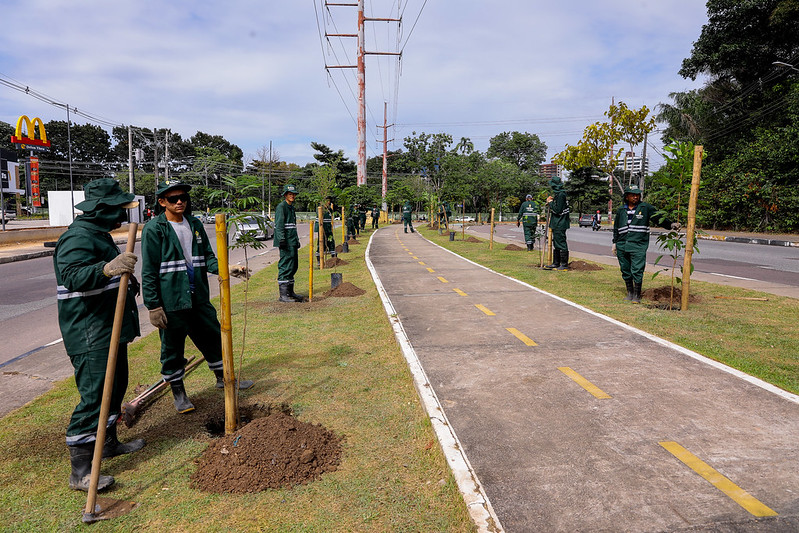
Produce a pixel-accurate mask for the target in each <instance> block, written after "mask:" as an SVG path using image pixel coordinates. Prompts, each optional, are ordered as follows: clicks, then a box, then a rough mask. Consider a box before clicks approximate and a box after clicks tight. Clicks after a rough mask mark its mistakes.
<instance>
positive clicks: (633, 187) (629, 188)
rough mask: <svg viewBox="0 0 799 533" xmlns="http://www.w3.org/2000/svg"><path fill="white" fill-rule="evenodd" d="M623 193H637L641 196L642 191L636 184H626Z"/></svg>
mask: <svg viewBox="0 0 799 533" xmlns="http://www.w3.org/2000/svg"><path fill="white" fill-rule="evenodd" d="M624 194H625V195H628V194H637V195H638V196H641V194H643V191H641V189H639V188H638V185H628V186H627V187H626V188H625V189H624Z"/></svg>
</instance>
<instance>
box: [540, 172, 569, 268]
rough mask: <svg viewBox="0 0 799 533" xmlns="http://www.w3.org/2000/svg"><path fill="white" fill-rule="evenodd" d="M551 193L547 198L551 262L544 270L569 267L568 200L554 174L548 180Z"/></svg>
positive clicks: (558, 179) (561, 184)
mask: <svg viewBox="0 0 799 533" xmlns="http://www.w3.org/2000/svg"><path fill="white" fill-rule="evenodd" d="M549 187H550V189H552V195H550V196H549V197H548V198H547V203H548V204H549V206H550V207H549V229H551V230H552V264H550V265H547V266H545V267H544V269H545V270H553V269H554V270H568V269H569V244H568V242H567V241H566V230H567V229H569V200H568V198H567V197H566V190H565V189H564V188H563V183H562V182H561V181H560V178H559V177H557V176H555V177H553V178H552V179H550V180H549Z"/></svg>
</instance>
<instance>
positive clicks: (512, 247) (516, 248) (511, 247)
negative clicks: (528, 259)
mask: <svg viewBox="0 0 799 533" xmlns="http://www.w3.org/2000/svg"><path fill="white" fill-rule="evenodd" d="M526 249H527V248H522V247H521V246H516V245H515V244H509V245H507V246H506V247H505V248H503V250H508V251H510V252H520V251H523V250H526Z"/></svg>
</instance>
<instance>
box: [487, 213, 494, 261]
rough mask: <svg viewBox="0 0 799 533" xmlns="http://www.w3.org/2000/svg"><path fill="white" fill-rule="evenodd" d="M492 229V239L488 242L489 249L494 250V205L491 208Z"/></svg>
mask: <svg viewBox="0 0 799 533" xmlns="http://www.w3.org/2000/svg"><path fill="white" fill-rule="evenodd" d="M490 231H491V240H490V241H489V243H488V249H489V250H493V249H494V208H493V207H492V208H491V226H490Z"/></svg>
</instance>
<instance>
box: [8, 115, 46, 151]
mask: <svg viewBox="0 0 799 533" xmlns="http://www.w3.org/2000/svg"><path fill="white" fill-rule="evenodd" d="M23 123H24V124H25V131H26V132H27V134H26V136H25V137H23V136H22V124H23ZM36 126H39V138H38V139H37V138H36ZM11 142H12V143H15V144H21V145H22V148H23V149H30V150H44V149H47V148H50V141H48V140H47V132H46V131H44V123H43V122H42V119H40V118H39V117H36V118H34V119H33V122H31V119H29V118H28V116H27V115H22V116H21V117H19V118H18V119H17V130H16V131H15V132H14V135H12V136H11Z"/></svg>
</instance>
